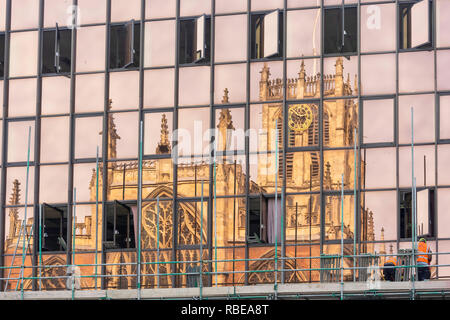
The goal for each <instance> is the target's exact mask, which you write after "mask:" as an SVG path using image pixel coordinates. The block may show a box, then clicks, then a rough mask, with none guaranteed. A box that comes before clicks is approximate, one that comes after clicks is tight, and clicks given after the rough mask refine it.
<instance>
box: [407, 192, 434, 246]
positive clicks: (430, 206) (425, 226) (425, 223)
mask: <svg viewBox="0 0 450 320" xmlns="http://www.w3.org/2000/svg"><path fill="white" fill-rule="evenodd" d="M434 199H435V198H434V189H433V188H425V189H421V190H417V200H416V201H417V205H416V208H417V213H416V217H417V236H418V237H422V236H424V237H433V236H434V217H435V203H434ZM411 235H412V192H411V190H409V191H400V238H403V239H405V238H411Z"/></svg>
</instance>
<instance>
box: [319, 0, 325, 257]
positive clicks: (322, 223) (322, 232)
mask: <svg viewBox="0 0 450 320" xmlns="http://www.w3.org/2000/svg"><path fill="white" fill-rule="evenodd" d="M320 11H321V19H320V20H321V21H320V24H321V32H320V43H321V49H320V72H321V75H322V74H323V68H324V54H323V52H324V43H325V41H324V39H325V37H324V33H325V32H324V31H325V29H324V26H325V19H324V18H325V10H324V0H321V5H320ZM323 88H324V84H323V76H321V78H320V92H321V94H320V97H319V98H320V102H319V148H320V237H319V239H320V254H322V253H323V246H324V235H325V230H324V229H325V209H324V207H325V197H324V194H323V193H324V191H323V119H322V118H323V103H324V99H323V98H324V97H323V96H324V94H323Z"/></svg>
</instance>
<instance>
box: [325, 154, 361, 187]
mask: <svg viewBox="0 0 450 320" xmlns="http://www.w3.org/2000/svg"><path fill="white" fill-rule="evenodd" d="M354 161H355V160H354V152H353V150H351V151H350V150H333V151H324V152H323V163H324V166H323V168H324V169H323V170H324V176H323V188H324V189H325V190H340V189H341V184H342V175H344V189H345V190H353V188H354V187H353V182H354V180H355V171H354V170H355V164H354ZM356 165H358V163H357V164H356Z"/></svg>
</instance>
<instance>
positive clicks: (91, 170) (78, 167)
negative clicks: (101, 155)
mask: <svg viewBox="0 0 450 320" xmlns="http://www.w3.org/2000/svg"><path fill="white" fill-rule="evenodd" d="M100 161H101V160H100ZM100 165H101V162H100V164H99V166H100ZM95 168H96V163H95V162H94V163H83V164H75V165H74V166H73V187H74V188H76V189H77V202H88V201H91V202H95V199H96V187H97V173H96V171H95ZM98 180H99V182H98V183H99V189H98V198H99V201H101V200H100V199H101V197H102V187H101V181H102V174H101V173H100V174H99V176H98ZM94 210H95V206H94Z"/></svg>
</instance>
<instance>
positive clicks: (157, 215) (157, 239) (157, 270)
mask: <svg viewBox="0 0 450 320" xmlns="http://www.w3.org/2000/svg"><path fill="white" fill-rule="evenodd" d="M156 262H157V264H156V284H157V288H159V196H157V197H156Z"/></svg>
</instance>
